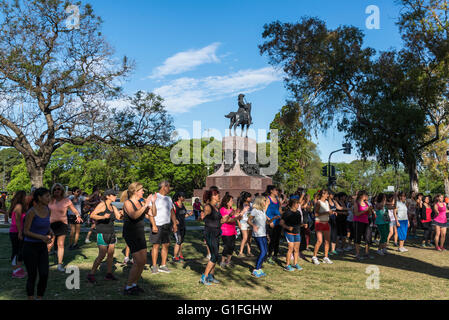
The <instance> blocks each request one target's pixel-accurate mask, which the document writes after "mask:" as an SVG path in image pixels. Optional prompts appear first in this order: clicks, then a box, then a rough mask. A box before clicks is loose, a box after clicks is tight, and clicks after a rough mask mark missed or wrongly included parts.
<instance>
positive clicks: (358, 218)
mask: <svg viewBox="0 0 449 320" xmlns="http://www.w3.org/2000/svg"><path fill="white" fill-rule="evenodd" d="M358 206H359V207H358V209H359V212H361V211H365V210H366V209H368V205H367V204H364V205H363V206H361V205H358ZM352 219H353V221H357V222H362V223H366V224H368V223H369V220H368V212H366V213H364V214H362V215H360V216H356V215H355V214H354V217H353V218H352Z"/></svg>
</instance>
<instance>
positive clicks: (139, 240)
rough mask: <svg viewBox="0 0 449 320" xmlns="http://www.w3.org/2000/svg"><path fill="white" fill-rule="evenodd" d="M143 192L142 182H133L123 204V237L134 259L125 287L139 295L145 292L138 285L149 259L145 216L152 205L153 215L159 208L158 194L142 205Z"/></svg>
mask: <svg viewBox="0 0 449 320" xmlns="http://www.w3.org/2000/svg"><path fill="white" fill-rule="evenodd" d="M143 194H144V189H143V185H142V184H141V183H138V182H134V183H131V185H130V186H129V187H128V200H126V201H125V203H124V204H123V213H124V218H123V238H124V239H125V241H126V245H127V246H128V247H129V249H130V251H131V255H132V257H133V260H134V264H133V266H132V267H131V270H130V272H129V276H128V281H127V284H126V287H125V289H124V294H125V295H139V294H140V293H143V292H144V290H143V289H141V288H140V287H139V286H138V285H137V282H138V281H139V279H140V277H141V275H142V272H143V269H144V267H145V263H146V261H147V242H146V239H145V229H144V228H145V221H144V218H145V214H146V213H147V212H148V211H149V208H150V206H151V208H152V209H151V212H150V213H149V214H150V215H152V216H153V217H154V216H156V211H157V210H156V205H155V201H156V195H154V196H153V195H150V196H148V198H147V199H146V201H145V204H144V205H142V204H141V203H140V201H139V200H140V199H141V198H142V197H143Z"/></svg>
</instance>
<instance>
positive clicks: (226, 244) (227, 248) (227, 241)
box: [221, 236, 235, 257]
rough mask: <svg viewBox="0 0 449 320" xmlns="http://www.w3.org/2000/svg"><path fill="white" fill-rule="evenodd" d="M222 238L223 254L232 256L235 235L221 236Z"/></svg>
mask: <svg viewBox="0 0 449 320" xmlns="http://www.w3.org/2000/svg"><path fill="white" fill-rule="evenodd" d="M221 239H223V252H222V255H223V256H226V257H227V256H232V253H233V252H234V249H235V236H221Z"/></svg>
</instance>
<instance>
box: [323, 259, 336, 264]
mask: <svg viewBox="0 0 449 320" xmlns="http://www.w3.org/2000/svg"><path fill="white" fill-rule="evenodd" d="M323 263H326V264H334V263H333V262H332V260H331V259H329V258H328V257H325V258H324V259H323Z"/></svg>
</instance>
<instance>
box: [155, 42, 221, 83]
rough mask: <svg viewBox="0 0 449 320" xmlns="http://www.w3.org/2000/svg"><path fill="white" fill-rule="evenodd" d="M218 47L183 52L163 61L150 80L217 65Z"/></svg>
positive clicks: (213, 44) (215, 45)
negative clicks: (204, 65)
mask: <svg viewBox="0 0 449 320" xmlns="http://www.w3.org/2000/svg"><path fill="white" fill-rule="evenodd" d="M219 46H220V43H219V42H215V43H212V44H211V45H208V46H207V47H204V48H202V49H199V50H193V49H192V50H188V51H183V52H179V53H177V54H175V55H174V56H171V57H170V58H168V59H167V60H165V62H164V64H163V65H161V66H159V67H157V68H155V69H154V70H153V74H152V75H151V76H149V77H148V78H150V79H157V78H163V77H165V76H168V75H174V74H180V73H183V72H186V71H190V70H193V69H194V68H195V67H197V66H200V65H202V64H206V63H219V62H220V59H219V58H218V57H217V55H216V51H217V49H218V47H219Z"/></svg>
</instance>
